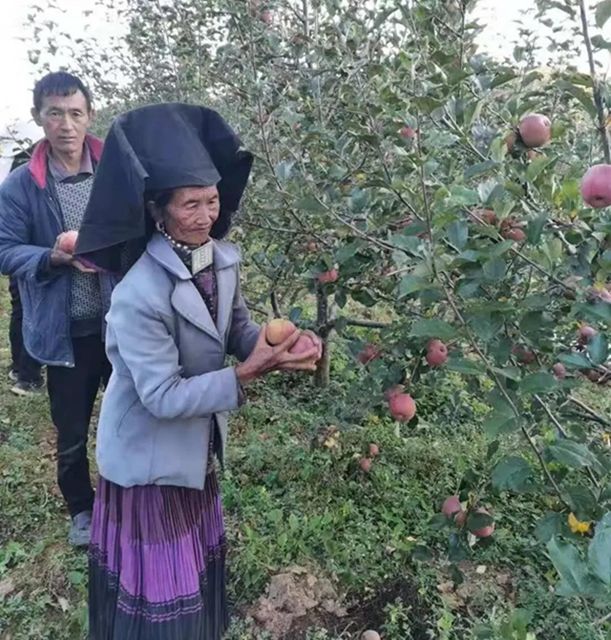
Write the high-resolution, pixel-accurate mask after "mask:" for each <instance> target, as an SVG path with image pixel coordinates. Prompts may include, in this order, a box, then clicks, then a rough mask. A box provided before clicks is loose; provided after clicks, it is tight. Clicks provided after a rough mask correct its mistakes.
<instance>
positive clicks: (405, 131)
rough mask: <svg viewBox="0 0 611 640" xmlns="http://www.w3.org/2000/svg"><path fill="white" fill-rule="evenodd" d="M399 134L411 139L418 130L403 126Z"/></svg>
mask: <svg viewBox="0 0 611 640" xmlns="http://www.w3.org/2000/svg"><path fill="white" fill-rule="evenodd" d="M399 134H400V135H401V137H403V138H406V139H407V140H413V139H414V138H415V137H416V136H417V135H418V130H417V129H412V128H411V127H408V126H405V127H403V128H402V129H401V130H400V131H399Z"/></svg>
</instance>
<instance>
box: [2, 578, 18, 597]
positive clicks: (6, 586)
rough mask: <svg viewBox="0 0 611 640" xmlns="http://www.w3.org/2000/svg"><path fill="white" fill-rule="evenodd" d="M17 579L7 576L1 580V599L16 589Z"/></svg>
mask: <svg viewBox="0 0 611 640" xmlns="http://www.w3.org/2000/svg"><path fill="white" fill-rule="evenodd" d="M15 586H16V585H15V581H14V580H13V579H12V578H6V579H4V580H2V581H0V601H1V600H4V598H6V596H8V595H10V594H11V593H13V591H15Z"/></svg>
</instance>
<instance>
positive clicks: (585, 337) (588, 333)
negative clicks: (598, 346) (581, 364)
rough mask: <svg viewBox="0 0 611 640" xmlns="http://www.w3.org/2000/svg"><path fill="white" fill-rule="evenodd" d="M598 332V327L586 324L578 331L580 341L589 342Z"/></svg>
mask: <svg viewBox="0 0 611 640" xmlns="http://www.w3.org/2000/svg"><path fill="white" fill-rule="evenodd" d="M597 333H598V332H597V331H596V329H595V328H594V327H591V326H590V325H587V324H584V325H583V326H582V327H580V328H579V332H578V336H579V341H580V342H582V343H584V344H585V343H587V342H590V340H592V338H593V337H594V336H595V335H596V334H597Z"/></svg>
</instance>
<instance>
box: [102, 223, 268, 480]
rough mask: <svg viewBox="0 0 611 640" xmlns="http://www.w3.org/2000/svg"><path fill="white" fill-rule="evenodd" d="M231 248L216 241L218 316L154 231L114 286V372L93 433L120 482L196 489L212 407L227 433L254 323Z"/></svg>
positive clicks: (108, 474) (108, 472) (106, 467)
mask: <svg viewBox="0 0 611 640" xmlns="http://www.w3.org/2000/svg"><path fill="white" fill-rule="evenodd" d="M239 258H240V255H239V253H238V250H237V249H236V248H235V247H234V246H233V245H231V244H229V243H226V242H218V241H216V242H215V245H214V268H215V270H216V275H217V283H218V312H217V324H216V326H215V324H214V323H213V321H212V318H211V316H210V313H209V312H208V309H207V307H206V304H205V303H204V301H203V299H202V297H201V295H200V294H199V292H198V291H197V289H196V288H195V285H194V284H193V283H192V281H191V273H190V272H189V270H188V269H187V267H186V266H185V265H184V264H183V262H182V261H181V260H180V258H179V257H178V256H177V255H176V253H175V252H174V250H173V249H172V248H171V247H170V245H169V244H168V243H167V242H166V240H164V238H163V237H162V236H160V235H155V236H154V237H153V238H152V239H151V241H150V242H149V245H148V247H147V250H146V252H145V253H144V254H143V256H142V257H141V258H140V260H139V261H138V262H137V263H136V264H135V265H134V266H133V267H132V269H131V270H130V271H129V273H128V274H127V275H126V276H125V278H124V279H123V281H122V282H121V283H120V284H119V285H118V286H117V287H116V288H115V290H114V292H113V295H112V303H111V307H110V312H109V313H108V316H107V322H108V332H107V336H106V350H107V353H108V357H109V359H110V361H111V363H112V366H113V374H112V377H111V379H110V382H109V384H108V388H107V389H106V393H105V394H104V400H103V402H102V411H101V415H100V422H99V426H98V435H97V461H98V467H99V470H100V474H101V475H102V476H103V477H104V478H106V479H107V480H110V481H111V482H114V483H116V484H119V485H121V486H124V487H131V486H133V485H144V484H165V485H175V486H182V487H190V488H196V489H203V487H204V481H205V476H206V467H207V462H208V447H209V443H210V439H211V437H212V434H211V429H212V424H213V420H212V418H213V416H214V415H216V421H217V424H218V428H219V434H220V441H221V442H220V447H219V451H218V453H219V455H220V456H221V457H222V456H223V453H224V449H225V445H226V442H227V412H229V411H232V410H234V409H237V408H238V388H239V385H238V382H237V378H236V374H235V369H234V368H232V367H227V366H225V357H226V355H227V354H230V355H234V356H236V357H237V358H238V359H239V360H241V361H243V360H245V359H246V358H247V357H248V356H249V354H250V353H251V351H252V350H253V348H254V346H255V343H256V341H257V336H258V333H259V327H258V325H256V324H255V323H254V322H252V321H251V320H250V314H249V312H248V310H247V308H246V305H245V303H244V299H243V298H242V295H241V293H240V284H239V269H238V263H239Z"/></svg>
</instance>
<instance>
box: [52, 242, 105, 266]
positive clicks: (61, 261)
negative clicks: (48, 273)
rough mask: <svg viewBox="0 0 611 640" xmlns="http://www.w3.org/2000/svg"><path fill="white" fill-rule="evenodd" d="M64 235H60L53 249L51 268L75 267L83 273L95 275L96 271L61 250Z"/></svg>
mask: <svg viewBox="0 0 611 640" xmlns="http://www.w3.org/2000/svg"><path fill="white" fill-rule="evenodd" d="M63 235H64V234H63V233H60V234H59V235H58V236H57V238H56V240H55V246H54V247H53V249H51V258H50V262H51V266H52V267H74V268H75V269H78V270H79V271H80V272H81V273H95V272H96V271H95V269H90V268H89V267H86V266H85V265H84V264H83V263H82V262H79V261H78V260H77V259H76V258H75V257H74V256H73V255H72V254H71V253H66V252H65V251H62V250H61V249H60V248H59V242H60V239H61V237H62V236H63Z"/></svg>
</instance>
